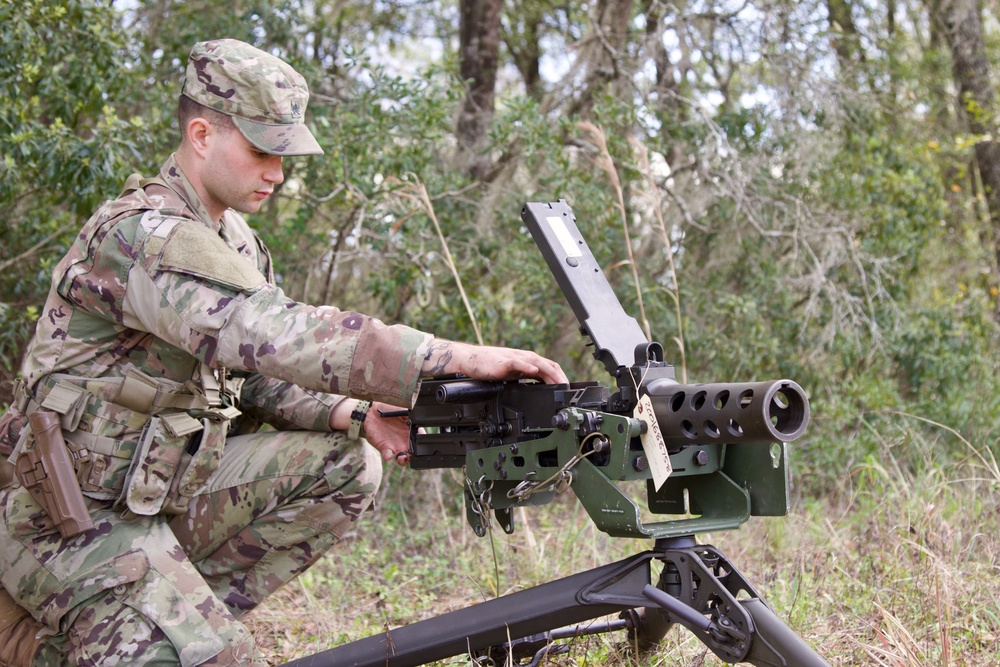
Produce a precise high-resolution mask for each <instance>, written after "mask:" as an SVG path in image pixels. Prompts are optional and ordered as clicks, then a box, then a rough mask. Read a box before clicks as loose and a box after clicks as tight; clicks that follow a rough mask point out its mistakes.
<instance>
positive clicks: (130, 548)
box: [0, 431, 382, 667]
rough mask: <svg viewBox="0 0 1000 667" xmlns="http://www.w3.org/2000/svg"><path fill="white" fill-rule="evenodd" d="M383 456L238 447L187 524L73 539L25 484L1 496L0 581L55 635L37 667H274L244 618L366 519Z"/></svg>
mask: <svg viewBox="0 0 1000 667" xmlns="http://www.w3.org/2000/svg"><path fill="white" fill-rule="evenodd" d="M381 470H382V465H381V460H380V458H379V456H378V453H377V452H376V451H375V449H374V448H372V447H371V446H370V445H368V444H367V443H365V442H364V441H363V440H348V439H347V438H346V437H345V434H344V433H341V432H335V433H315V432H306V431H282V432H277V433H274V432H269V433H257V434H254V435H244V436H238V437H234V438H231V439H230V440H229V441H228V442H227V443H226V447H225V450H224V453H223V456H222V461H221V464H220V467H219V469H218V470H217V471H216V473H215V474H214V475H213V476H212V477H211V478H210V479H209V482H208V484H207V485H206V487H205V488H203V489H202V490H201V492H200V493H199V494H198V495H196V496H195V497H194V498H193V499H192V501H191V504H190V506H189V508H188V512H187V513H186V514H183V515H178V516H163V515H157V516H152V517H134V518H128V519H126V518H122V516H121V515H120V512H119V511H117V510H113V509H112V508H111V507H110V506H109V503H96V502H94V501H91V503H92V504H91V515H92V517H93V519H94V524H95V527H94V529H93V530H91V531H88V532H86V533H84V534H82V535H78V536H76V537H74V538H70V539H68V540H64V539H63V538H62V537H61V536H60V535H59V533H58V532H55V531H54V530H53V529H52V527H51V522H49V521H48V520H47V518H46V517H45V515H44V513H43V512H41V508H40V507H39V505H38V504H37V503H36V502H35V501H34V499H32V498H31V496H30V495H29V494H28V492H27V491H26V490H25V489H24V488H23V487H21V486H19V485H14V486H12V487H8V488H7V489H5V490H3V491H0V511H2V513H3V515H2V518H3V520H2V521H0V580H2V583H3V585H4V586H5V587H6V588H7V590H8V591H9V592H10V593H11V595H12V596H13V597H14V598H15V599H16V600H17V601H18V602H19V603H20V604H21V605H22V606H24V607H25V608H27V609H28V610H29V611H31V612H32V615H33V616H35V617H36V618H38V619H39V620H41V621H42V622H43V623H44V624H45V625H46V626H47V627H46V631H45V632H47V633H49V634H48V636H47V637H45V640H44V642H43V645H42V650H41V651H40V653H39V655H38V658H37V659H36V661H35V665H37V666H39V667H40V666H41V665H45V666H49V667H51V666H52V665H81V666H90V665H94V666H96V665H103V666H111V665H116V666H123V665H135V666H138V665H182V666H184V667H187V666H188V665H254V666H258V665H259V666H263V665H266V663H265V662H264V660H263V659H262V657H261V655H260V654H259V652H258V651H257V650H256V649H255V648H254V642H253V638H252V637H251V636H250V633H249V631H248V630H247V629H246V627H245V626H244V625H243V624H242V623H241V622H240V621H239V620H238V619H239V618H240V617H241V616H242V615H243V614H245V613H246V612H247V611H249V610H251V609H253V608H254V607H255V606H256V605H258V604H259V603H260V602H261V601H262V600H263V599H264V598H266V597H267V596H268V595H269V594H271V593H273V592H274V591H275V590H277V589H278V588H279V587H280V586H282V585H283V584H285V583H286V582H288V581H290V580H291V579H293V578H294V577H296V576H297V575H299V574H301V573H302V572H303V571H305V570H306V569H307V568H308V567H309V566H310V565H312V564H313V563H315V562H316V560H317V559H318V558H319V557H320V556H322V555H323V554H324V553H325V552H326V551H327V550H329V549H330V548H331V547H332V546H333V545H334V544H335V543H336V542H337V540H338V539H340V538H341V537H342V536H343V534H344V533H345V531H346V530H347V529H348V528H349V527H350V525H351V524H352V523H353V522H354V521H355V520H356V519H357V518H358V516H359V515H360V514H361V513H362V512H363V511H364V510H365V509H367V508H368V506H369V505H370V504H371V502H372V498H373V497H374V495H375V492H376V491H377V490H378V486H379V482H380V479H381Z"/></svg>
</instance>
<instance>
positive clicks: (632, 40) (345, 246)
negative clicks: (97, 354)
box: [0, 0, 1000, 664]
mask: <svg viewBox="0 0 1000 667" xmlns="http://www.w3.org/2000/svg"><path fill="white" fill-rule="evenodd" d="M480 5H482V6H486V5H495V6H496V9H497V11H498V13H499V14H498V15H499V19H498V20H499V47H498V49H497V58H498V64H497V66H496V69H495V71H494V72H493V74H494V75H495V78H496V83H495V87H494V88H493V90H494V92H495V97H493V98H492V99H490V106H489V107H488V108H478V112H482V113H483V114H484V115H483V116H482V117H481V118H479V120H480V121H482V122H481V123H480V125H479V127H480V128H481V130H480V132H479V133H478V134H475V135H474V136H471V137H470V136H468V135H467V134H464V132H465V130H463V129H462V127H464V126H462V124H461V123H460V122H459V121H460V120H461V119H462V118H463V117H464V116H463V114H464V113H467V108H468V105H467V102H468V100H469V99H470V91H471V90H472V89H473V88H474V87H475V86H474V84H475V83H476V82H478V81H480V80H481V79H482V77H481V76H480V74H481V72H479V71H476V72H474V73H473V76H472V77H471V78H470V76H469V75H468V70H467V69H463V66H465V67H467V65H468V61H469V58H468V56H463V50H462V48H461V47H462V46H464V45H465V43H466V42H465V40H466V38H465V37H463V36H462V35H461V34H459V33H460V31H459V27H460V26H461V25H463V23H462V16H463V12H466V11H471V10H472V9H476V8H477V7H478V6H480ZM955 6H961V7H966V8H968V9H969V10H970V11H971V12H972V14H974V15H975V16H976V17H977V18H978V20H979V27H980V36H981V38H982V42H981V44H979V45H978V48H979V54H980V55H981V56H982V58H983V60H984V61H985V63H986V64H987V69H986V74H987V81H988V86H987V87H986V90H985V92H986V93H989V94H988V95H979V96H978V97H977V96H975V95H973V94H972V93H970V91H969V90H967V89H966V88H964V87H963V85H962V82H961V80H960V79H959V77H958V74H959V72H957V69H956V67H955V62H954V61H953V53H952V52H951V51H949V48H948V43H949V42H948V34H947V31H946V29H945V28H943V27H942V26H946V25H948V24H947V22H946V21H945V20H944V19H947V18H948V16H949V15H948V12H949V11H952V10H953V9H954V7H955ZM226 7H227V11H224V12H223V11H219V10H218V5H217V4H216V3H213V2H208V1H207V0H190V1H188V2H177V1H174V0H134V1H132V2H110V3H99V2H93V1H87V0H65V1H63V2H58V3H57V2H49V1H46V0H18V1H17V2H15V1H14V0H0V32H2V37H3V38H2V40H0V101H2V103H0V212H2V216H3V219H4V224H3V226H2V227H0V380H2V382H0V403H3V402H5V401H7V400H9V396H10V386H11V381H12V380H13V379H14V377H15V375H16V373H17V369H18V364H19V359H20V356H21V354H22V351H23V348H24V345H25V343H26V341H27V339H28V337H29V336H30V334H31V331H32V327H33V323H34V320H35V319H37V317H38V315H39V310H38V309H39V307H40V305H41V303H42V302H43V300H44V294H45V292H46V290H47V279H48V278H47V277H48V272H49V271H50V269H51V267H52V265H53V263H54V262H55V261H57V259H58V257H59V256H60V255H61V253H62V252H63V251H64V249H65V248H66V246H67V243H68V240H69V239H70V238H71V235H72V234H73V232H74V231H75V229H76V228H78V227H79V225H81V224H82V223H83V222H84V221H85V220H86V218H87V217H88V216H89V214H90V213H91V212H92V211H93V210H94V209H95V208H96V206H97V205H98V204H99V203H100V201H102V200H103V199H105V198H108V197H112V196H114V195H115V194H116V193H117V191H118V189H119V188H120V186H121V184H122V183H123V182H124V179H125V177H126V176H127V175H128V174H129V173H131V172H133V171H139V172H142V173H144V174H146V175H149V174H152V173H154V172H155V171H156V170H157V169H158V167H159V165H160V163H161V162H162V161H163V160H164V159H165V158H166V156H167V155H168V154H169V152H170V151H171V150H172V149H173V147H174V146H175V145H176V142H177V139H178V136H177V130H176V127H175V125H174V121H173V109H174V105H175V101H176V97H177V95H178V92H179V89H180V81H181V77H182V74H183V68H184V63H185V59H186V55H187V53H188V51H189V50H190V47H191V45H192V44H193V43H194V42H196V41H199V40H201V39H209V38H214V37H218V36H231V37H236V38H240V39H244V40H246V41H249V42H252V43H254V44H256V45H258V46H260V47H261V48H265V49H267V50H269V51H271V52H273V53H275V54H277V55H279V56H281V57H283V58H285V59H286V60H288V61H289V62H291V63H293V64H294V65H295V67H296V68H297V69H299V71H300V72H302V73H303V74H304V75H305V77H306V79H307V80H308V81H309V82H310V86H311V89H312V92H313V97H312V99H311V102H310V106H309V109H310V112H309V115H310V119H311V123H312V125H313V127H314V131H315V132H314V133H315V134H316V135H317V136H318V137H319V139H320V141H321V143H322V144H323V146H324V148H325V150H326V154H325V155H324V156H321V157H314V158H302V159H296V160H289V161H286V165H285V167H286V182H285V183H284V185H283V187H282V188H281V190H280V192H279V196H277V197H275V198H273V199H272V200H270V201H269V203H268V206H267V208H266V209H265V210H263V211H262V212H261V213H260V214H258V215H256V216H254V218H253V219H252V222H253V223H254V224H255V225H256V226H257V228H258V229H259V230H260V231H261V232H262V234H263V236H264V237H265V239H266V241H267V242H268V244H269V246H270V248H271V250H272V252H273V254H274V256H275V260H276V264H277V266H278V267H279V268H280V270H281V275H280V280H281V283H282V286H283V288H284V289H285V290H286V291H287V292H288V293H290V294H291V295H292V296H293V297H294V298H297V299H301V300H305V301H309V302H313V303H336V304H338V305H341V306H350V307H351V308H355V309H358V310H362V311H365V312H368V313H371V314H373V315H376V316H379V317H382V318H383V319H385V320H387V321H405V322H407V323H409V324H411V325H413V326H416V327H419V328H423V329H426V330H429V331H433V332H435V333H436V334H438V335H441V336H446V337H452V338H456V339H463V340H475V339H476V337H477V335H478V336H481V337H482V339H483V341H484V342H487V343H491V344H503V345H512V346H521V347H528V348H534V349H537V350H539V351H541V352H543V353H545V354H547V355H549V356H551V357H553V358H555V359H557V360H558V361H560V363H562V364H563V365H564V367H565V368H566V369H567V370H568V372H569V374H570V376H571V377H574V378H575V379H600V380H605V379H606V378H604V371H603V369H602V368H600V367H598V366H597V365H596V363H595V362H594V361H593V360H592V359H590V358H589V355H588V354H587V352H586V350H585V348H584V346H583V344H582V341H581V340H580V337H579V335H578V334H577V326H576V323H575V320H574V319H573V318H572V315H571V314H570V312H569V309H568V307H567V306H566V305H565V304H564V302H563V299H562V297H561V295H560V294H559V293H558V289H557V288H556V286H555V284H554V281H552V279H551V277H550V276H549V275H548V272H547V270H546V269H545V267H544V263H543V262H541V261H540V257H539V256H538V253H537V250H536V249H535V248H534V245H533V243H532V241H531V239H530V237H529V236H528V235H527V233H526V231H525V230H524V229H523V228H522V227H521V225H520V222H519V211H520V207H521V206H522V204H523V203H524V202H526V201H550V200H555V199H560V198H564V199H567V200H568V201H569V202H570V204H571V205H572V206H573V208H574V211H575V213H576V215H577V219H578V224H579V225H580V227H581V230H582V231H583V232H584V234H585V236H586V237H587V239H588V242H589V244H590V245H591V247H592V249H593V251H594V253H595V255H596V256H597V257H598V259H599V260H600V261H601V262H602V264H603V265H604V266H605V267H606V271H607V273H608V276H609V279H610V280H611V282H612V283H613V284H614V285H615V287H616V289H617V290H618V292H619V296H620V298H621V300H622V302H623V305H624V306H625V308H626V310H627V311H628V312H630V313H633V314H636V316H637V317H640V313H641V318H640V321H641V323H642V324H643V326H647V327H648V329H649V330H650V332H651V335H652V337H653V338H654V339H657V340H660V341H661V342H663V343H664V345H665V347H666V348H667V350H668V357H670V358H671V359H672V360H673V361H674V363H675V364H676V365H677V366H678V369H679V371H680V372H683V373H684V374H685V375H686V377H688V378H689V379H691V380H692V381H694V380H697V381H742V380H750V379H769V378H778V377H789V378H792V379H795V380H796V381H797V382H799V384H801V385H802V386H803V387H805V388H806V389H807V391H808V393H809V395H810V400H811V404H812V412H813V422H812V425H811V427H810V429H809V432H808V434H807V436H806V437H805V438H804V439H803V440H802V441H801V442H800V443H797V444H796V445H795V447H794V453H795V454H794V455H795V461H794V471H795V480H794V491H795V494H796V498H797V501H798V503H799V505H798V507H800V508H801V511H803V512H809V508H810V507H816V506H819V507H822V508H823V509H822V510H820V511H821V512H830V511H833V510H831V507H834V508H839V509H838V510H837V511H841V510H842V511H843V513H842V514H840V515H839V516H841V517H855V518H856V520H857V521H859V522H863V521H864V520H865V519H864V518H863V517H864V515H866V514H867V515H869V516H871V515H875V516H878V515H879V514H878V508H877V507H874V506H865V505H859V504H858V502H857V500H858V498H859V497H860V496H864V495H865V494H869V493H872V488H873V487H872V486H871V485H872V483H873V480H878V484H879V485H881V484H885V485H887V486H886V487H881V486H879V487H878V488H882V489H883V490H884V489H885V488H890V489H896V490H897V491H899V492H900V493H904V494H907V492H906V491H905V488H906V487H907V485H908V484H906V483H903V484H900V483H899V481H900V480H903V481H905V482H907V483H912V484H918V483H921V484H926V483H928V482H929V481H930V480H938V479H944V480H947V484H946V486H945V487H943V488H944V489H946V491H947V495H948V498H949V499H951V501H950V502H954V503H958V504H959V505H962V504H963V503H965V504H966V505H967V506H969V507H973V508H975V507H979V509H978V510H975V511H973V512H972V513H971V515H969V514H967V515H966V516H967V518H968V517H969V516H971V517H972V519H973V522H974V523H973V525H974V526H976V527H978V528H982V529H983V531H981V532H986V533H990V532H992V535H993V536H994V540H995V535H996V534H997V532H998V531H997V527H998V526H997V517H996V505H997V499H998V494H997V483H998V478H1000V474H997V473H996V459H995V457H996V454H997V451H998V449H1000V447H998V444H997V438H998V434H1000V391H998V390H1000V387H998V383H1000V379H998V378H1000V375H998V373H997V370H998V358H1000V355H998V352H1000V335H998V334H1000V329H998V313H1000V305H998V303H1000V301H998V286H1000V280H998V275H1000V274H998V270H997V254H996V251H995V248H996V247H997V238H998V222H1000V214H998V213H997V212H996V211H995V210H993V209H991V206H992V196H993V194H994V193H993V191H992V190H991V189H990V188H989V187H988V185H984V183H986V180H984V178H983V174H984V173H986V172H987V171H988V170H987V167H989V166H990V165H989V164H988V162H986V161H984V158H983V155H985V154H986V153H985V152H983V149H984V148H988V147H989V146H990V145H992V144H993V141H994V138H995V132H994V131H993V128H995V127H996V122H995V117H994V111H995V109H993V108H992V107H991V106H990V102H991V100H993V99H994V98H995V71H996V66H995V63H996V62H997V55H998V49H1000V42H998V36H1000V31H998V25H997V21H996V17H997V4H996V3H995V2H979V3H976V2H971V1H963V2H951V3H948V2H945V3H938V2H934V1H931V0H928V2H925V3H920V2H900V1H898V0H890V1H887V2H875V1H862V0H855V1H853V2H833V1H831V2H818V1H815V0H809V1H806V2H785V1H782V0H770V1H763V2H726V1H722V0H719V1H709V0H706V1H696V0H691V1H682V2H676V3H672V4H664V3H661V2H658V1H656V0H651V1H648V2H632V1H631V0H590V2H579V1H577V0H570V1H566V2H556V1H555V0H535V1H532V2H528V1H527V0H508V1H507V2H503V3H500V2H491V1H488V0H480V1H479V2H475V1H473V0H462V1H461V2H458V3H455V2H452V1H450V0H402V1H399V2H375V3H361V2H335V1H333V0H312V1H311V2H303V1H300V0H234V1H233V2H231V3H228V4H227V6H226ZM479 8H480V9H481V7H479ZM845 12H846V13H845ZM990 68H992V71H991V70H990ZM991 76H992V77H994V78H989V77H991ZM973 92H975V91H973ZM970 119H971V120H970ZM994 166H996V165H994ZM998 168H1000V166H998ZM616 179H617V180H616ZM420 186H422V187H423V188H425V189H426V192H427V193H428V194H429V196H430V200H431V202H432V205H433V213H434V214H435V217H436V219H437V221H438V223H439V224H440V227H441V229H442V231H443V234H444V236H445V238H446V240H447V248H448V250H449V251H450V253H451V256H452V257H453V261H454V264H455V268H456V272H457V274H458V275H459V276H460V277H461V281H462V285H463V287H464V290H465V293H466V294H467V296H468V298H469V302H470V306H471V312H472V314H473V315H474V320H473V319H472V318H470V315H469V312H467V309H466V308H465V306H464V305H463V303H462V300H461V299H460V298H459V297H458V290H457V285H456V283H455V278H454V274H453V273H452V270H451V268H450V267H449V266H448V262H447V261H446V257H445V254H444V248H442V246H441V243H440V241H439V238H438V236H437V234H436V232H435V230H434V226H433V224H432V222H431V219H430V217H429V216H428V215H427V213H428V211H427V210H426V208H424V207H422V206H420V205H419V203H418V202H417V201H416V200H415V199H414V193H416V192H417V191H418V190H419V187H420ZM619 197H620V199H619ZM623 221H624V223H625V224H624V225H623ZM661 225H662V227H661ZM626 229H627V233H628V236H627V238H628V241H626V236H625V231H626ZM638 294H641V297H642V298H641V300H640V299H639V297H638V296H637V295H638ZM872 471H883V472H885V475H882V474H873V472H872ZM886 471H887V472H886ZM970 479H971V480H972V481H969V480H970ZM931 486H932V487H934V488H938V487H937V486H935V485H934V484H931ZM414 493H417V492H416V491H414ZM921 498H922V499H923V500H926V502H927V503H929V504H931V505H933V504H934V499H933V498H923V497H922V496H921ZM906 499H907V500H908V501H913V502H917V499H916V498H915V497H914V496H911V495H906ZM963 499H964V500H963ZM938 500H939V501H940V497H938ZM966 501H968V502H966ZM973 501H975V502H973ZM815 503H819V505H815ZM827 503H830V504H827ZM983 503H985V506H982V505H983ZM446 505H447V503H446ZM990 507H992V510H991V509H990ZM939 509H940V508H939ZM991 511H992V514H990V512H991ZM855 512H860V514H856V513H855ZM984 513H985V514H984ZM927 515H928V516H931V515H933V511H932V510H930V509H928V510H927ZM810 516H811V515H810ZM845 520H846V519H845ZM851 525H852V526H854V525H855V524H854V523H851ZM968 530H971V528H967V531H968ZM972 532H973V533H975V532H976V531H975V530H973V531H972ZM862 534H863V531H862ZM963 534H964V533H963ZM851 539H855V538H853V537H852V538H851ZM956 539H958V541H959V543H957V546H956V547H955V549H956V550H955V551H954V552H949V553H953V554H955V559H956V564H955V567H956V568H958V569H962V568H963V567H966V566H968V563H967V562H966V566H963V565H962V564H961V562H962V561H963V557H961V556H959V555H957V554H962V553H973V552H974V555H972V556H970V558H972V559H973V561H974V562H975V563H976V564H977V566H981V567H984V568H986V570H985V571H986V572H992V574H993V576H994V577H996V574H997V568H998V567H1000V566H998V562H1000V557H998V555H997V554H998V551H997V548H996V542H995V541H993V542H990V543H989V545H992V546H989V545H987V546H985V547H984V546H983V544H982V541H980V542H979V543H978V546H977V547H976V548H975V549H972V552H967V551H963V549H964V548H965V547H962V546H961V544H964V543H962V541H961V540H962V539H970V540H972V538H968V536H966V538H956ZM973 541H974V540H973ZM971 543H972V542H970V543H969V544H971ZM965 546H969V545H968V544H967V545H965ZM798 548H801V547H798ZM970 548H971V547H970ZM845 553H846V552H845ZM966 569H968V570H969V571H972V570H976V568H975V567H971V566H968V567H967V568H966ZM963 571H964V570H963ZM987 595H988V598H989V599H990V600H992V606H991V605H990V604H989V601H988V604H987V612H984V613H983V614H980V615H979V616H978V617H977V619H978V620H976V621H975V622H974V623H973V627H975V628H984V627H985V628H988V627H992V628H993V634H992V637H990V636H989V631H988V630H984V631H983V634H982V636H980V640H977V641H980V644H977V645H981V646H983V647H985V648H982V652H981V653H977V654H975V655H987V656H989V655H992V657H993V658H996V657H997V654H996V651H997V648H996V646H997V641H998V640H997V638H996V634H997V633H996V627H997V625H998V619H1000V613H998V612H997V605H996V601H997V589H996V587H993V588H992V591H991V592H989V593H988V594H987ZM914 622H917V621H914ZM983 636H985V638H983ZM973 643H975V642H973ZM935 646H936V648H935V649H934V651H933V658H934V660H935V661H938V662H939V663H940V664H946V662H947V656H948V654H947V652H946V650H945V648H944V647H943V644H942V643H941V642H940V641H939V642H937V643H936V644H935ZM991 652H992V654H991ZM970 655H972V654H971V653H970ZM880 659H885V658H880ZM928 659H930V658H928ZM988 659H989V658H987V660H988ZM966 660H967V663H962V664H977V662H976V661H977V660H979V658H970V657H967V658H966ZM844 664H851V663H850V662H845V663H844ZM885 664H896V663H891V662H886V663H885ZM899 664H902V663H899ZM914 664H916V663H914ZM982 664H987V662H983V663H982Z"/></svg>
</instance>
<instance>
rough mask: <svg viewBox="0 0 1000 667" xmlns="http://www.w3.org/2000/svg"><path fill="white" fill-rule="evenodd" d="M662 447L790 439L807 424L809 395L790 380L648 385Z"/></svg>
mask: <svg viewBox="0 0 1000 667" xmlns="http://www.w3.org/2000/svg"><path fill="white" fill-rule="evenodd" d="M647 391H648V393H649V396H650V399H651V400H652V403H653V411H654V412H655V414H656V419H657V421H658V422H659V425H660V432H661V433H663V436H664V440H665V441H666V444H667V446H670V447H676V446H680V445H686V444H695V443H698V444H705V443H710V442H725V443H740V442H791V441H793V440H795V439H797V438H798V437H799V436H801V435H802V433H803V432H804V431H805V429H806V426H807V425H808V424H809V399H808V398H806V394H805V392H804V391H803V390H802V387H800V386H799V385H798V384H796V383H795V382H792V381H791V380H774V381H769V382H720V383H715V384H677V383H674V382H670V381H654V382H653V383H651V384H650V385H649V386H648V387H647Z"/></svg>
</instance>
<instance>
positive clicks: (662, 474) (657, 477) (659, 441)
mask: <svg viewBox="0 0 1000 667" xmlns="http://www.w3.org/2000/svg"><path fill="white" fill-rule="evenodd" d="M632 416H633V417H635V418H636V419H638V420H640V421H644V422H646V426H647V427H648V428H647V429H646V432H645V433H642V434H641V435H640V436H639V440H641V441H642V449H643V451H644V452H645V453H646V460H647V461H649V471H650V472H651V473H652V474H653V484H654V485H655V487H656V490H657V491H659V490H660V487H661V486H663V483H664V482H665V481H667V477H670V473H672V472H673V471H674V467H673V466H672V465H670V453H669V452H667V443H666V442H664V440H663V433H661V432H660V423H659V422H658V421H656V413H654V412H653V401H652V400H650V398H649V395H648V394H646V395H643V397H642V398H640V399H639V403H638V405H636V406H635V412H633V413H632Z"/></svg>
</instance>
